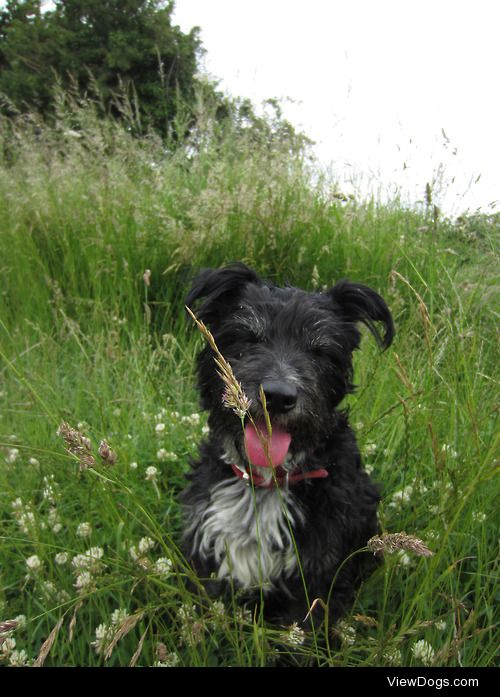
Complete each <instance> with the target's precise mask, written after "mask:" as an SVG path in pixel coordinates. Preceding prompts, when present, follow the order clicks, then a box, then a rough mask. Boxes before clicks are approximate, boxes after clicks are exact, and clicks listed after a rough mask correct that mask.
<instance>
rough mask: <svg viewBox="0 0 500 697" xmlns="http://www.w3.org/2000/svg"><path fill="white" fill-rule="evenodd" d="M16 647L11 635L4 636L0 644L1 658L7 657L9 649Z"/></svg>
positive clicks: (12, 649)
mask: <svg viewBox="0 0 500 697" xmlns="http://www.w3.org/2000/svg"><path fill="white" fill-rule="evenodd" d="M15 648H16V640H15V639H14V637H13V636H6V637H5V639H4V640H3V642H2V643H1V644H0V656H1V657H2V658H8V656H9V655H10V653H11V651H14V649H15Z"/></svg>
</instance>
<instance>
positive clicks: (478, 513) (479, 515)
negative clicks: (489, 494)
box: [472, 511, 486, 523]
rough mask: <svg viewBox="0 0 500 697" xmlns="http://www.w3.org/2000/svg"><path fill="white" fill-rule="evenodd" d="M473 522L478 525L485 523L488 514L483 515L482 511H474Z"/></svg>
mask: <svg viewBox="0 0 500 697" xmlns="http://www.w3.org/2000/svg"><path fill="white" fill-rule="evenodd" d="M472 520H473V521H475V522H476V523H484V521H485V520H486V513H483V512H482V511H474V512H473V513H472Z"/></svg>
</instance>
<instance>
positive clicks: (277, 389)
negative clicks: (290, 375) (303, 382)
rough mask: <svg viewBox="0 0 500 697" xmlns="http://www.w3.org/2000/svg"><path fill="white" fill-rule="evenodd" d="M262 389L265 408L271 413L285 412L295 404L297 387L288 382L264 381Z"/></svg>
mask: <svg viewBox="0 0 500 697" xmlns="http://www.w3.org/2000/svg"><path fill="white" fill-rule="evenodd" d="M262 389H263V390H264V395H265V397H266V406H267V410H268V411H269V412H271V413H273V414H286V412H288V411H290V410H291V409H293V408H294V406H295V405H296V404H297V388H296V387H295V385H291V384H290V383H289V382H278V381H271V380H269V381H267V380H266V381H265V382H263V383H262Z"/></svg>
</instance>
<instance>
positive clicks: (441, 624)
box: [434, 620, 448, 632]
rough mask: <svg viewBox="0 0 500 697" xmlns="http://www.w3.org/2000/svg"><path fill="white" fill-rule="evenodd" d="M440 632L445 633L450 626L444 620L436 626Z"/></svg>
mask: <svg viewBox="0 0 500 697" xmlns="http://www.w3.org/2000/svg"><path fill="white" fill-rule="evenodd" d="M434 626H435V627H436V629H437V630H438V632H444V631H445V629H446V627H447V626H448V625H447V624H446V622H445V621H444V620H439V621H438V622H436V623H435V625H434Z"/></svg>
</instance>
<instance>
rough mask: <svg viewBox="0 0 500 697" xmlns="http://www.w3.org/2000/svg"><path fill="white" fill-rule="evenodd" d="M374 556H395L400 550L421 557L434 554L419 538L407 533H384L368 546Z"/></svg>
mask: <svg viewBox="0 0 500 697" xmlns="http://www.w3.org/2000/svg"><path fill="white" fill-rule="evenodd" d="M366 546H367V547H368V549H369V550H370V551H371V552H373V553H374V554H383V553H384V552H387V554H394V552H397V551H399V550H405V551H407V552H413V553H414V554H416V555H417V556H419V557H431V556H432V555H433V554H434V552H432V551H431V550H430V549H429V548H428V547H427V546H426V545H425V544H424V543H423V542H422V540H419V538H418V537H413V536H412V535H407V534H406V533H405V532H395V533H384V534H383V535H375V536H374V537H372V538H371V539H370V540H368V543H367V545H366Z"/></svg>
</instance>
